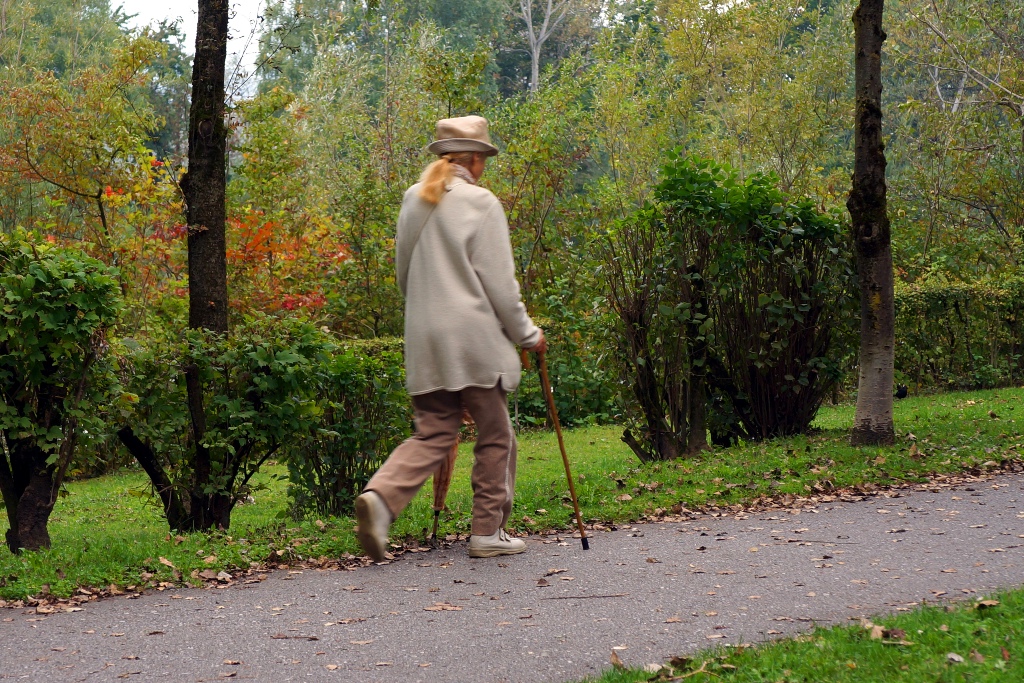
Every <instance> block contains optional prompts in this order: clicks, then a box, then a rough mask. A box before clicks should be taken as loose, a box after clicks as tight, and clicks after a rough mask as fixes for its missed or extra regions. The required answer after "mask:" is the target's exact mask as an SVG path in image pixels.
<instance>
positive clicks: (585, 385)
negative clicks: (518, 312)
mask: <svg viewBox="0 0 1024 683" xmlns="http://www.w3.org/2000/svg"><path fill="white" fill-rule="evenodd" d="M546 304H547V306H546V308H547V310H548V311H549V315H554V316H557V318H553V317H539V316H535V317H534V322H536V323H537V324H538V325H540V327H541V328H543V329H544V335H545V336H546V337H547V340H548V350H547V353H546V354H545V355H546V358H547V365H548V373H549V376H550V379H551V387H552V393H553V394H554V397H555V407H556V408H557V409H558V418H559V420H560V421H561V423H562V424H563V425H564V426H579V425H583V424H605V423H608V422H612V421H614V419H615V417H616V414H617V405H618V400H617V399H618V384H617V380H618V377H617V375H616V373H615V371H614V368H613V366H612V364H611V363H610V362H609V356H610V355H611V354H612V353H613V349H614V346H612V345H609V344H607V343H606V342H605V337H607V336H608V334H607V327H608V325H609V322H610V321H609V320H608V313H607V312H606V311H603V310H601V309H600V308H599V307H598V306H596V305H595V306H593V307H591V309H590V310H588V311H583V312H582V313H580V312H574V311H572V310H570V309H569V308H568V307H566V306H565V305H564V304H563V303H562V298H561V297H560V296H559V294H558V293H551V294H549V295H548V297H547V301H546ZM529 363H530V367H529V369H525V368H524V370H523V377H522V383H521V384H520V386H519V391H518V392H517V393H516V394H514V395H513V396H512V399H511V400H512V401H513V402H514V413H515V414H514V415H513V418H514V419H515V418H518V421H519V422H518V424H520V425H523V424H527V425H539V424H545V423H546V422H547V421H548V419H549V417H548V407H547V402H546V400H545V398H544V393H543V391H542V390H541V382H540V373H539V372H538V369H537V367H536V358H535V356H534V355H533V354H530V358H529Z"/></svg>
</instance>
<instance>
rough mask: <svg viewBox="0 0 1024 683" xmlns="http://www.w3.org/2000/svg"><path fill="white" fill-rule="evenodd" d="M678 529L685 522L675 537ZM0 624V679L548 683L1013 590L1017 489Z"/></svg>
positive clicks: (23, 614)
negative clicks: (618, 662)
mask: <svg viewBox="0 0 1024 683" xmlns="http://www.w3.org/2000/svg"><path fill="white" fill-rule="evenodd" d="M687 517H688V518H687ZM527 545H528V550H527V552H526V553H524V554H522V555H517V556H513V557H504V558H491V559H470V558H469V557H467V555H466V549H465V545H464V544H463V543H457V544H455V545H454V546H452V547H450V548H445V549H442V550H434V551H430V552H422V553H409V554H406V555H404V556H402V557H401V558H400V559H399V560H398V561H395V562H392V563H389V564H383V565H377V566H369V567H364V568H360V569H356V570H353V571H317V570H303V571H298V570H292V571H277V572H273V573H270V574H269V575H268V576H267V577H266V580H264V581H258V582H254V583H251V584H244V583H241V582H239V583H237V584H235V585H232V586H230V587H226V588H221V589H217V588H206V589H169V590H165V591H162V592H150V593H147V594H145V595H142V596H141V597H138V598H135V599H128V598H124V597H118V598H111V599H106V600H100V601H97V602H93V603H88V604H86V605H84V606H83V607H84V609H82V611H77V612H68V613H57V614H39V613H36V611H35V610H33V609H24V610H10V609H8V610H2V611H0V618H2V621H0V648H2V649H0V679H23V678H24V679H33V680H45V681H62V682H63V681H117V680H139V681H156V680H160V681H218V680H225V679H227V678H234V679H238V680H243V679H244V680H255V681H300V680H301V681H356V682H367V683H369V682H391V681H401V682H403V683H405V682H408V683H413V682H415V681H423V682H424V683H432V682H439V681H444V682H450V681H465V682H474V683H475V682H504V681H509V682H515V683H531V682H538V683H540V682H545V683H549V682H565V681H570V680H577V679H580V678H582V677H584V676H587V675H596V674H598V673H600V672H601V671H602V670H603V669H606V668H608V666H609V658H610V656H611V653H612V652H613V651H614V652H615V653H616V654H617V655H618V656H619V658H620V659H622V660H623V661H624V662H625V663H626V664H627V665H630V666H642V665H645V664H649V663H659V662H663V661H665V660H667V659H668V658H670V657H672V656H675V655H684V654H690V653H693V652H695V651H697V650H699V649H703V648H706V647H709V646H715V645H726V644H729V645H737V644H741V643H758V642H761V641H764V640H766V639H770V638H778V637H783V636H785V635H792V634H794V633H797V632H801V631H807V630H809V629H810V628H812V627H813V626H814V625H815V624H820V625H825V624H835V623H848V622H850V621H851V620H858V619H859V618H860V617H862V616H872V615H877V614H881V613H890V612H894V611H899V610H909V609H913V608H914V607H916V606H917V605H919V604H921V603H923V602H937V601H945V600H951V599H953V600H974V599H977V598H979V597H980V596H982V595H985V594H988V593H990V592H992V591H994V590H996V589H999V588H1009V587H1016V586H1021V585H1022V584H1024V477H1022V476H1020V475H1003V476H996V477H991V478H988V479H982V480H979V481H975V482H972V483H969V484H967V485H964V486H961V487H959V488H952V489H950V488H943V487H942V486H938V485H937V486H934V487H931V488H929V489H924V490H913V491H893V492H887V493H884V494H881V495H877V496H872V497H869V498H867V499H864V500H860V501H857V502H843V501H842V500H835V501H832V502H828V503H821V504H819V505H818V506H817V507H814V508H804V509H789V510H787V509H778V510H771V511H767V512H762V513H749V514H737V515H731V516H715V515H711V514H697V515H692V516H684V518H681V519H679V520H677V521H666V522H662V523H650V524H638V525H630V526H620V527H619V528H617V529H614V530H607V531H595V532H593V533H592V535H591V540H590V550H588V551H584V550H583V549H582V548H581V545H580V542H579V539H575V538H572V537H531V538H529V539H527Z"/></svg>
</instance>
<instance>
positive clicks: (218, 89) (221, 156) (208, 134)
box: [182, 0, 229, 333]
mask: <svg viewBox="0 0 1024 683" xmlns="http://www.w3.org/2000/svg"><path fill="white" fill-rule="evenodd" d="M228 8H229V3H228V0H199V23H198V25H197V28H196V56H195V62H194V66H193V69H192V108H191V110H190V112H189V122H188V173H187V174H186V176H185V178H183V179H182V190H183V191H184V193H185V202H186V204H187V206H188V208H187V221H188V284H189V304H188V324H189V327H193V328H205V329H208V330H213V331H215V332H221V333H227V331H228V285H227V257H226V253H225V248H226V240H225V235H224V224H225V201H224V199H225V188H226V183H227V175H226V168H225V162H226V151H227V128H226V125H225V122H224V63H225V61H226V59H227V44H228V43H227V39H228Z"/></svg>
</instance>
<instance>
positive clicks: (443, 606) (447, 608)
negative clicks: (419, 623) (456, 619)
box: [423, 602, 462, 612]
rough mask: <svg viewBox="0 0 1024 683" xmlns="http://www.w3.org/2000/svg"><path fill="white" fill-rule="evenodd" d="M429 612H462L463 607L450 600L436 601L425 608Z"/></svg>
mask: <svg viewBox="0 0 1024 683" xmlns="http://www.w3.org/2000/svg"><path fill="white" fill-rule="evenodd" d="M423 609H424V610H425V611H427V612H461V611H462V608H461V607H459V606H458V605H453V604H451V603H448V602H435V603H434V604H433V605H431V606H430V607H424V608H423Z"/></svg>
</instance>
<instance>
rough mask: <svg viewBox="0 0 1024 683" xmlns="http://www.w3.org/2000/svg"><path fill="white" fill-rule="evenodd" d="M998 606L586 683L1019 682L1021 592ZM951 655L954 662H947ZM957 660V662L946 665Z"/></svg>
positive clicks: (691, 659)
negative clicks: (684, 682)
mask: <svg viewBox="0 0 1024 683" xmlns="http://www.w3.org/2000/svg"><path fill="white" fill-rule="evenodd" d="M994 597H995V598H996V599H997V601H998V603H999V604H997V605H993V606H987V607H986V606H982V607H979V606H978V603H977V602H974V603H963V604H959V605H952V606H932V607H926V608H920V609H918V610H916V611H914V612H909V613H905V614H899V615H896V616H888V617H884V618H880V619H877V620H876V621H877V625H878V626H881V627H883V631H882V632H881V633H878V632H876V636H881V637H877V638H872V635H871V631H870V630H869V628H870V626H871V624H870V622H869V623H868V624H867V625H866V626H867V627H868V628H865V627H864V626H846V627H833V628H828V629H823V628H819V629H816V630H815V631H814V632H812V633H810V634H808V635H805V636H798V637H796V638H793V639H789V640H782V641H778V642H774V643H770V644H764V645H759V646H757V647H737V648H729V649H726V648H719V649H715V650H707V651H704V652H699V653H697V654H693V655H689V656H687V657H678V658H673V659H672V660H671V661H670V662H668V663H666V664H665V665H664V668H663V669H662V670H661V671H659V672H657V673H653V672H651V671H646V670H643V669H626V670H619V669H611V670H609V671H607V672H605V674H604V675H603V676H601V677H600V678H596V679H594V678H588V679H586V680H587V682H589V683H596V682H599V683H639V682H641V681H645V682H646V681H680V680H685V681H688V682H690V683H710V682H711V681H716V682H720V681H728V682H729V683H768V682H772V683H798V682H799V683H821V682H823V681H828V682H829V683H879V682H882V681H884V682H885V683H901V682H903V683H921V682H924V681H927V682H928V683H953V682H955V681H963V682H964V683H967V682H968V681H969V682H970V683H988V682H991V683H1004V682H1008V681H1022V680H1024V590H1015V591H1009V592H1005V593H1002V594H999V595H997V596H994ZM951 655H953V656H954V657H952V658H951ZM956 658H960V660H961V661H953V659H956Z"/></svg>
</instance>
